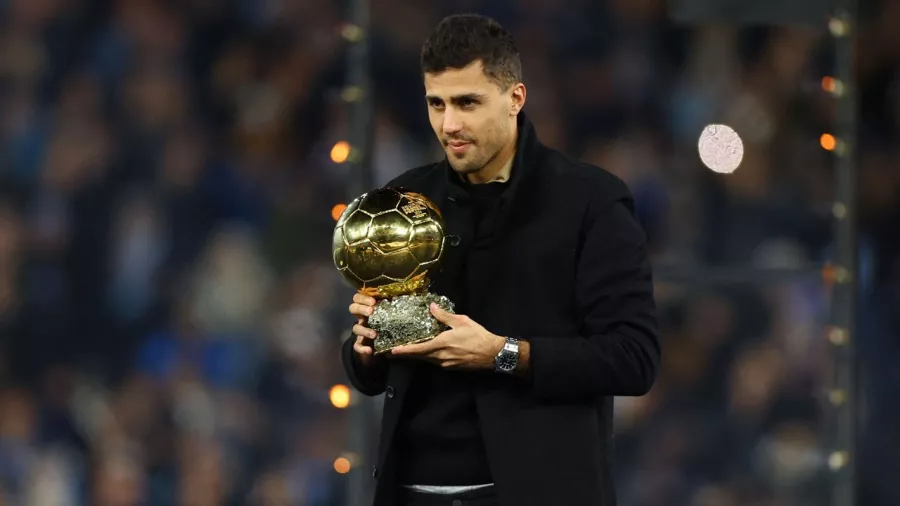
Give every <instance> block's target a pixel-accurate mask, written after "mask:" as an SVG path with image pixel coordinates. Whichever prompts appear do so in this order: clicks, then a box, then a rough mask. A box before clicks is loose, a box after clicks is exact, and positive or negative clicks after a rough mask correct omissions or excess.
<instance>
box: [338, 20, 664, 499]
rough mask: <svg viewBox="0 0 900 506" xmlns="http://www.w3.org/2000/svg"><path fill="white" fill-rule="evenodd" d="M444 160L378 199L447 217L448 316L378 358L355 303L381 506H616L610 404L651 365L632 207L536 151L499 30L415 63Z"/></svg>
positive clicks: (517, 73)
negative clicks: (395, 193)
mask: <svg viewBox="0 0 900 506" xmlns="http://www.w3.org/2000/svg"><path fill="white" fill-rule="evenodd" d="M421 65H422V72H423V76H424V81H425V101H426V105H427V108H428V115H429V119H430V121H431V125H432V128H434V132H435V134H436V135H437V137H438V140H439V141H440V142H441V143H442V145H443V146H444V149H445V151H446V155H447V156H446V159H445V160H443V161H441V162H440V163H436V164H431V165H427V166H423V167H418V168H415V169H412V170H410V171H408V172H406V173H404V174H402V175H401V176H399V177H398V178H396V179H395V180H394V181H391V182H390V183H389V186H398V187H403V188H406V189H409V190H411V191H415V192H419V193H422V194H424V195H426V196H427V197H428V198H430V199H431V200H432V201H434V202H435V203H436V204H437V205H438V207H439V208H440V209H441V211H442V213H443V215H444V220H445V226H446V233H447V234H448V237H449V241H448V246H449V247H448V248H447V250H446V253H445V256H444V259H443V260H442V264H441V269H440V272H438V273H437V274H436V275H435V276H434V280H433V284H432V286H431V291H432V292H435V293H438V294H442V295H446V296H447V297H449V298H450V299H451V300H452V301H454V303H455V304H456V310H457V311H456V313H457V314H449V313H446V312H444V311H442V310H440V309H439V308H437V307H436V306H435V307H433V308H432V313H433V314H434V316H435V317H436V318H438V319H439V320H441V321H443V322H444V323H446V324H447V325H449V326H450V327H451V329H450V330H448V331H447V332H444V333H442V334H440V335H438V336H437V337H436V338H434V339H433V340H431V341H428V342H425V343H420V344H415V345H408V346H404V347H400V348H396V349H395V350H393V352H392V353H390V355H389V356H388V355H379V356H377V357H376V356H375V355H374V354H373V351H372V343H373V339H374V338H375V337H376V335H375V332H374V331H373V330H371V329H369V328H367V327H366V326H365V323H366V318H367V317H368V316H369V315H371V314H372V306H373V304H374V303H375V301H374V300H373V299H371V298H369V297H366V296H363V295H361V294H357V295H355V296H354V299H353V303H352V304H351V306H350V313H351V314H353V315H354V316H356V317H357V325H355V326H354V327H353V333H354V336H353V337H351V338H350V339H348V340H347V342H346V343H345V345H344V348H343V361H344V365H345V368H346V371H347V374H348V376H349V378H350V381H351V383H352V384H353V386H354V387H355V388H356V389H358V390H359V391H360V392H362V393H363V394H366V395H379V394H381V393H384V394H385V401H384V413H383V421H382V429H381V439H380V449H379V452H378V460H377V465H376V468H375V470H374V473H373V474H374V475H375V478H376V480H377V485H376V492H375V504H376V505H397V504H422V505H427V504H434V505H447V506H451V505H465V504H472V505H476V504H479V505H489V504H500V505H504V506H506V505H508V506H527V505H542V506H569V505H571V506H583V505H589V504H590V505H613V504H615V493H614V490H613V483H612V478H611V475H612V469H611V468H612V452H613V448H612V438H613V435H612V427H611V423H612V405H613V403H612V397H613V396H617V395H643V394H645V393H646V392H647V391H648V390H649V389H650V387H651V386H652V384H653V381H654V379H655V377H656V372H657V368H658V365H659V359H660V349H659V343H658V340H657V336H656V320H655V315H654V312H655V307H654V300H653V288H652V281H651V270H650V265H649V263H648V259H647V253H646V250H645V238H644V234H643V232H642V231H641V229H640V227H639V225H638V224H637V222H636V220H635V218H634V216H633V209H632V199H631V196H630V194H629V191H628V189H627V188H626V186H625V185H624V183H622V182H621V181H620V180H619V179H617V178H615V177H614V176H612V175H611V174H610V173H608V172H606V171H604V170H602V169H600V168H598V167H592V166H589V165H586V164H582V163H578V162H575V161H572V160H570V159H569V158H566V157H565V156H564V155H562V154H560V153H558V152H556V151H554V150H552V149H549V148H547V147H545V146H543V145H541V144H540V142H539V141H538V139H537V136H536V134H535V130H534V128H533V126H532V125H531V123H530V122H529V121H528V119H527V118H526V117H525V115H524V114H523V113H522V108H523V106H524V105H525V98H526V90H525V86H524V84H522V77H521V65H520V62H519V55H518V52H517V50H516V47H515V44H514V42H513V39H512V37H511V36H510V34H509V33H507V31H506V30H504V29H503V28H502V27H501V26H500V25H499V24H497V23H496V22H495V21H493V20H491V19H488V18H485V17H481V16H477V15H458V16H451V17H448V18H446V19H444V20H443V21H441V23H440V24H438V26H437V27H436V28H435V29H434V31H433V32H432V34H431V35H430V36H429V37H428V39H427V41H426V42H425V44H424V46H423V49H422V55H421Z"/></svg>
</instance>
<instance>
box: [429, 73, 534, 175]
mask: <svg viewBox="0 0 900 506" xmlns="http://www.w3.org/2000/svg"><path fill="white" fill-rule="evenodd" d="M520 98H521V100H520ZM425 100H426V102H427V104H428V118H429V120H430V121H431V128H432V129H434V133H435V134H436V135H437V137H438V140H439V141H441V145H442V146H443V147H444V151H445V152H446V153H447V159H448V160H449V161H450V165H451V166H452V167H453V169H454V170H455V171H456V172H458V173H460V174H472V173H474V172H478V171H479V170H481V169H482V168H484V166H485V165H487V164H488V162H490V161H491V160H492V159H493V158H494V157H495V156H496V155H497V153H498V152H499V151H500V150H501V149H502V148H503V147H504V146H507V145H509V144H510V143H512V142H514V137H515V123H516V119H515V117H516V115H517V114H518V111H519V109H520V108H521V103H520V102H524V88H523V87H522V85H521V84H518V85H514V86H512V87H510V89H508V90H501V89H500V87H499V86H498V85H497V84H496V83H495V82H494V81H491V80H490V79H488V77H487V76H486V75H485V74H484V71H483V67H482V64H481V62H480V61H476V62H474V63H471V64H469V66H467V67H465V68H462V69H448V70H446V71H444V72H441V73H435V74H425Z"/></svg>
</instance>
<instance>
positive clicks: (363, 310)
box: [350, 302, 374, 317]
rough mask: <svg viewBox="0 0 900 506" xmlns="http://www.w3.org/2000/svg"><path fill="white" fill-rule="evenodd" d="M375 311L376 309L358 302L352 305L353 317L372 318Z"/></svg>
mask: <svg viewBox="0 0 900 506" xmlns="http://www.w3.org/2000/svg"><path fill="white" fill-rule="evenodd" d="M373 311H374V308H373V307H372V306H367V305H365V304H360V303H358V302H354V303H353V304H350V314H352V315H353V316H362V317H368V316H372V312H373Z"/></svg>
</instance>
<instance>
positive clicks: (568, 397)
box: [522, 190, 660, 402]
mask: <svg viewBox="0 0 900 506" xmlns="http://www.w3.org/2000/svg"><path fill="white" fill-rule="evenodd" d="M607 202H608V203H607V204H600V203H597V202H592V203H591V205H590V206H589V207H588V211H587V213H586V217H585V220H584V224H583V226H582V231H583V232H582V239H581V245H582V246H581V251H580V254H579V255H578V260H577V266H576V282H575V286H576V293H575V299H576V305H577V310H578V315H579V317H580V319H581V331H580V333H581V335H579V336H533V337H529V336H522V339H525V340H527V341H528V342H529V343H530V345H531V351H530V353H531V358H530V363H531V382H532V388H533V391H534V393H535V395H536V396H537V397H538V398H539V399H541V400H543V401H549V402H553V401H577V400H581V399H590V398H596V397H598V396H639V395H644V394H646V393H647V392H648V391H649V390H650V388H651V387H652V386H653V382H654V381H655V379H656V375H657V371H658V369H659V362H660V345H659V338H658V336H657V322H656V315H655V312H656V308H655V302H654V298H653V281H652V274H651V268H650V262H649V259H648V253H647V249H646V238H645V235H644V232H643V230H642V228H641V227H640V225H639V224H638V222H637V220H636V219H635V217H634V209H633V206H632V203H631V198H630V195H627V190H626V196H624V197H622V198H619V199H616V200H613V201H609V200H608V201H607Z"/></svg>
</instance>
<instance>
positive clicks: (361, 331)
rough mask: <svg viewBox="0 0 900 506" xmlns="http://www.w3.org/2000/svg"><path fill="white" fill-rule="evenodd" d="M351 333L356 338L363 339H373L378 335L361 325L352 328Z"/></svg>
mask: <svg viewBox="0 0 900 506" xmlns="http://www.w3.org/2000/svg"><path fill="white" fill-rule="evenodd" d="M353 333H354V334H356V335H357V336H358V337H363V338H365V339H375V338H376V337H377V336H378V334H377V333H376V332H375V331H374V330H372V329H370V328H369V327H364V326H363V325H360V324H356V325H354V326H353Z"/></svg>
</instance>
